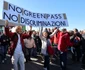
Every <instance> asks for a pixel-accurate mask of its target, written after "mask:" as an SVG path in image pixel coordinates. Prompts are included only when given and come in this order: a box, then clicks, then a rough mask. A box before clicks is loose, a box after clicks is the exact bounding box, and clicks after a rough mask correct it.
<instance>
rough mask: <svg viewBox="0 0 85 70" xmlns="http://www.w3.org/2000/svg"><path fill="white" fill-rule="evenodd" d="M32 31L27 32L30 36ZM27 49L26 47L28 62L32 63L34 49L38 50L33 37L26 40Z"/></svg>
mask: <svg viewBox="0 0 85 70" xmlns="http://www.w3.org/2000/svg"><path fill="white" fill-rule="evenodd" d="M29 33H30V31H28V32H27V34H29ZM24 43H25V47H26V62H28V61H31V55H32V48H33V47H34V48H36V45H35V41H34V39H33V38H32V37H28V38H27V39H24Z"/></svg>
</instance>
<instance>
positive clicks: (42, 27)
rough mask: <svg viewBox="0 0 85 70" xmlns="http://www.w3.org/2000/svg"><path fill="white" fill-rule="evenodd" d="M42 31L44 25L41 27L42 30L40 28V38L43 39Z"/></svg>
mask: <svg viewBox="0 0 85 70" xmlns="http://www.w3.org/2000/svg"><path fill="white" fill-rule="evenodd" d="M42 31H43V27H41V28H40V30H39V37H40V39H42Z"/></svg>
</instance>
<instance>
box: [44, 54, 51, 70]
mask: <svg viewBox="0 0 85 70" xmlns="http://www.w3.org/2000/svg"><path fill="white" fill-rule="evenodd" d="M49 63H50V59H49V56H48V55H45V56H44V68H47V70H49Z"/></svg>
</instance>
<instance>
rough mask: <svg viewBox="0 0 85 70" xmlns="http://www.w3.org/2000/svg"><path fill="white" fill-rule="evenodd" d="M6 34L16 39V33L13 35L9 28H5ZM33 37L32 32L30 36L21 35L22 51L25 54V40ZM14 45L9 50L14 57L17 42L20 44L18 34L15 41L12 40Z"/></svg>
mask: <svg viewBox="0 0 85 70" xmlns="http://www.w3.org/2000/svg"><path fill="white" fill-rule="evenodd" d="M5 33H6V35H7V36H9V37H10V38H11V39H12V38H13V37H14V35H15V34H16V33H12V32H10V31H9V28H5ZM28 37H31V32H30V34H29V35H27V34H20V39H21V45H22V51H23V52H24V41H23V39H25V38H28ZM12 42H13V44H12V45H11V46H10V49H9V50H8V53H9V54H10V55H11V56H12V55H13V54H14V51H15V48H16V45H17V42H18V36H17V34H16V36H15V37H14V39H13V40H12Z"/></svg>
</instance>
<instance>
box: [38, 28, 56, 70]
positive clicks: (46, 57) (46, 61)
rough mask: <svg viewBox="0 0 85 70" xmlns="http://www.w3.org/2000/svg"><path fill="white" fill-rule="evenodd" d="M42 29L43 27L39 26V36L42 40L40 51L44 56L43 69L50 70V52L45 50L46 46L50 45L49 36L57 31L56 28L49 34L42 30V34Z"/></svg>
mask: <svg viewBox="0 0 85 70" xmlns="http://www.w3.org/2000/svg"><path fill="white" fill-rule="evenodd" d="M42 31H43V27H42V28H41V31H40V38H41V41H42V48H41V53H42V54H43V56H44V70H50V69H49V63H50V59H49V56H50V54H48V52H47V47H48V46H51V42H50V39H49V38H51V37H53V35H54V34H55V33H56V32H57V30H55V31H54V32H53V33H52V34H51V35H48V31H47V30H44V32H43V34H42Z"/></svg>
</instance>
